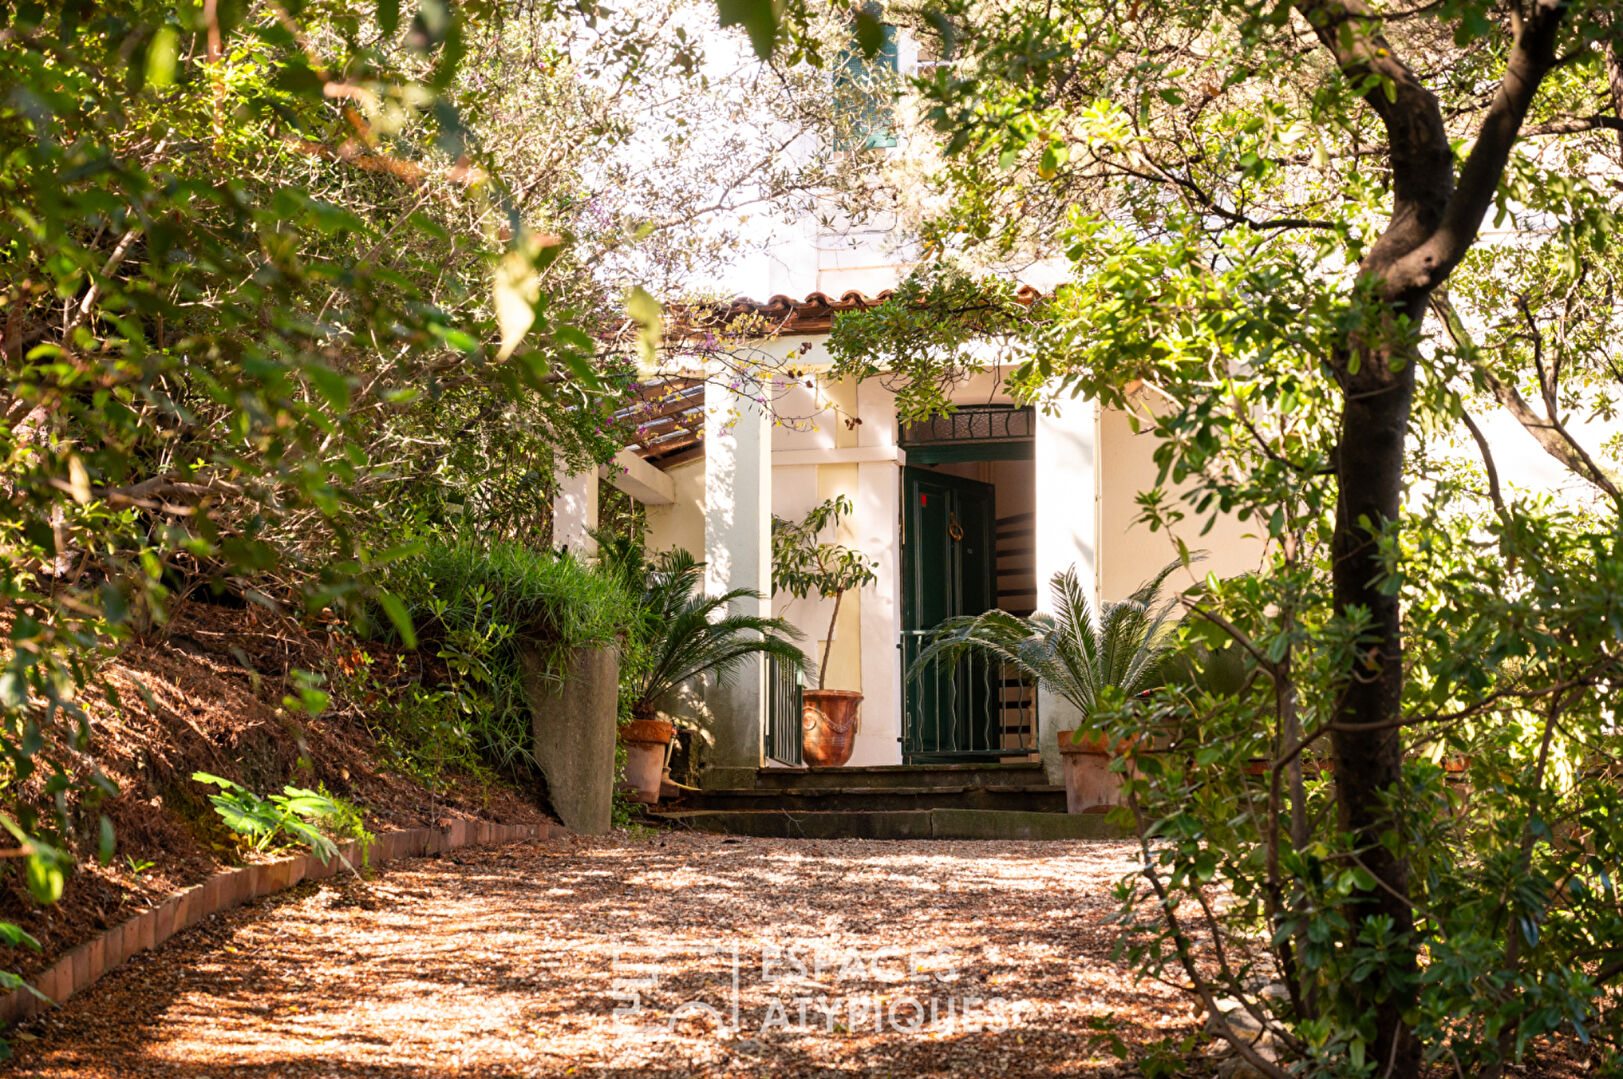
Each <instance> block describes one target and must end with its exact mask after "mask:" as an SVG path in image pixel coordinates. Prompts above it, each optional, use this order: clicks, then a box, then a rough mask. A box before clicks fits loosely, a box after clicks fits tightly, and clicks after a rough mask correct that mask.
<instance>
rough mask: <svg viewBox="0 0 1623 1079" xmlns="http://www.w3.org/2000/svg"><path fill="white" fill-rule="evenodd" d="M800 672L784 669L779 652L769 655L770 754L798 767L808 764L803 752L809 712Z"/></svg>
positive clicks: (768, 712)
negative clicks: (803, 724) (804, 724)
mask: <svg viewBox="0 0 1623 1079" xmlns="http://www.w3.org/2000/svg"><path fill="white" fill-rule="evenodd" d="M805 710H806V709H805V704H804V699H803V697H802V695H801V685H800V676H799V675H797V674H795V673H792V672H790V671H788V670H786V669H784V667H783V665H782V664H780V663H779V662H778V658H777V657H776V656H767V657H766V756H767V759H768V760H774V761H777V762H778V763H779V764H788V765H792V766H794V767H796V768H799V767H802V766H803V765H805V763H806V760H805V758H804V757H803V756H801V747H802V745H803V744H804V741H803V740H804V737H805V732H804V730H803V729H802V728H801V719H802V716H803V715H804V714H805Z"/></svg>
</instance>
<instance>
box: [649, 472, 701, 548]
mask: <svg viewBox="0 0 1623 1079" xmlns="http://www.w3.org/2000/svg"><path fill="white" fill-rule="evenodd" d="M665 475H667V476H669V477H670V478H671V483H672V485H673V486H674V487H675V489H676V490H675V494H676V498H675V500H674V501H673V502H671V503H670V504H669V505H665V506H648V507H647V514H648V517H647V520H648V532H647V542H648V550H649V552H650V553H656V552H659V551H670V550H674V549H677V548H680V549H682V550H684V551H687V552H689V553H691V554H692V555H693V557H695V558H703V557H704V458H702V457H701V458H699V459H697V460H694V461H684V462H683V463H682V464H679V465H675V466H673V467H671V468H668V469H666V470H665Z"/></svg>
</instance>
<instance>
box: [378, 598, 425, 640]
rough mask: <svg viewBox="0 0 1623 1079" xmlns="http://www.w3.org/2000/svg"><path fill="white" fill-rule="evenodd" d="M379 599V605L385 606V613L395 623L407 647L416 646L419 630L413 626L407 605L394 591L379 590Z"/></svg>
mask: <svg viewBox="0 0 1623 1079" xmlns="http://www.w3.org/2000/svg"><path fill="white" fill-rule="evenodd" d="M377 600H378V606H379V607H382V608H383V613H384V614H386V615H388V616H389V621H391V622H393V623H394V628H395V631H396V632H397V633H399V634H400V639H401V640H402V641H403V642H405V645H406V647H407V648H416V647H417V631H416V630H415V629H413V628H412V625H411V616H410V615H408V614H407V613H406V605H405V604H404V603H401V602H400V600H399V598H398V597H396V596H395V595H394V594H393V593H392V592H389V591H387V590H384V589H379V590H378V592H377Z"/></svg>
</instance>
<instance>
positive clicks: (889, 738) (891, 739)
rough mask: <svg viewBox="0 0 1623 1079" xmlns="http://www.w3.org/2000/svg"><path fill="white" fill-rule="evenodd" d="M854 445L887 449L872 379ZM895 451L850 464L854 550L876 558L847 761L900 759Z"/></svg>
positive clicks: (882, 399) (862, 388)
mask: <svg viewBox="0 0 1623 1079" xmlns="http://www.w3.org/2000/svg"><path fill="white" fill-rule="evenodd" d="M857 415H858V416H860V417H861V419H862V426H860V427H858V428H857V444H858V445H859V446H873V447H881V448H890V449H894V448H895V446H896V395H895V394H894V393H891V392H890V391H888V390H886V389H884V388H883V387H881V386H880V385H879V384H878V382H877V381H870V382H863V383H859V384H858V386H857ZM901 486H902V462H901V460H900V457H899V456H898V457H897V458H894V459H892V460H888V461H874V462H863V463H861V464H859V465H858V466H857V499H856V509H857V511H856V515H855V519H854V523H855V524H856V527H857V549H858V550H860V551H862V552H863V553H864V554H867V555H871V556H872V557H873V559H874V561H876V562H877V563H878V567H877V568H876V569H875V571H874V573H875V576H876V577H878V580H877V581H875V582H874V584H872V585H870V586H869V587H868V588H865V589H864V590H863V592H862V621H861V629H862V636H861V641H862V729H861V730H860V731H859V732H858V733H857V740H856V746H855V747H854V748H853V749H852V751H851V763H852V764H901V763H902V743H901V736H902V653H901V650H900V649H899V648H898V647H897V645H898V644H900V643H901V640H902V551H901V512H902V507H901Z"/></svg>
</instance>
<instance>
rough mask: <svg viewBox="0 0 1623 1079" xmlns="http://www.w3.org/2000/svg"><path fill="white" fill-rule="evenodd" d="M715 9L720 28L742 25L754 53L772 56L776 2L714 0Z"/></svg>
mask: <svg viewBox="0 0 1623 1079" xmlns="http://www.w3.org/2000/svg"><path fill="white" fill-rule="evenodd" d="M716 11H717V13H718V14H719V15H720V16H721V26H722V29H726V28H727V27H729V26H742V27H743V28H744V32H745V33H746V34H748V35H749V39H750V47H751V48H753V49H754V50H755V55H756V56H758V57H760V58H761V59H762V60H766V59H768V58H770V57H771V56H772V46H773V43H774V41H775V40H776V38H777V36H778V14H779V4H778V3H775V2H774V0H716ZM876 51H877V50H876ZM870 55H871V54H870Z"/></svg>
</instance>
